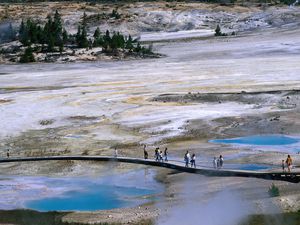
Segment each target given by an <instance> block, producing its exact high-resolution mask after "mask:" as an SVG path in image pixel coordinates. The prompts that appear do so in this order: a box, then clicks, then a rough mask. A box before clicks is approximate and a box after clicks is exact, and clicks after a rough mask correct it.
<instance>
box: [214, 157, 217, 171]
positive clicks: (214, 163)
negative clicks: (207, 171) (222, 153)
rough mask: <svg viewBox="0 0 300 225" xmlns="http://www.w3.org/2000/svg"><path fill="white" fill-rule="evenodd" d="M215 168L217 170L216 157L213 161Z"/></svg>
mask: <svg viewBox="0 0 300 225" xmlns="http://www.w3.org/2000/svg"><path fill="white" fill-rule="evenodd" d="M213 167H214V168H215V169H217V158H216V157H214V159H213Z"/></svg>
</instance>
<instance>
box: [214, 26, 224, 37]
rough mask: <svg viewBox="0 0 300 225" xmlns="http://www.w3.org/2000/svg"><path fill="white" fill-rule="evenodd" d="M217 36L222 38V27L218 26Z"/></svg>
mask: <svg viewBox="0 0 300 225" xmlns="http://www.w3.org/2000/svg"><path fill="white" fill-rule="evenodd" d="M215 36H222V31H221V28H220V25H219V24H218V25H217V28H216V29H215Z"/></svg>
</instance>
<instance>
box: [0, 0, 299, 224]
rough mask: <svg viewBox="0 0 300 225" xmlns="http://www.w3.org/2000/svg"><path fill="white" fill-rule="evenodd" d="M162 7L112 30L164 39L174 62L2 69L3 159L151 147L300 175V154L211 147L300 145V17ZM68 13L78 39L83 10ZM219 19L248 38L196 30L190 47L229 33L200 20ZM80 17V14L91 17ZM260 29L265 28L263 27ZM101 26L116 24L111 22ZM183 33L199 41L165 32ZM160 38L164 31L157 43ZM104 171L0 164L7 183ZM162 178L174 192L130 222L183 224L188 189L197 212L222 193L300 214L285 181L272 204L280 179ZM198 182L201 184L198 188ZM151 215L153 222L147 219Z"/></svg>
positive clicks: (281, 11) (90, 166)
mask: <svg viewBox="0 0 300 225" xmlns="http://www.w3.org/2000/svg"><path fill="white" fill-rule="evenodd" d="M51 4H52V3H51ZM161 4H162V3H158V4H155V3H145V4H144V5H142V3H138V4H137V5H135V7H133V6H132V5H128V6H127V5H124V6H122V7H123V8H122V7H120V10H121V9H122V13H125V12H127V11H128V14H130V15H135V14H132V12H137V14H138V15H137V17H138V18H144V19H145V20H141V19H132V20H133V21H132V22H130V21H126V22H120V24H112V27H113V28H115V27H117V29H124V31H127V32H129V31H130V32H133V33H134V34H136V35H141V37H142V39H143V35H146V36H144V37H145V39H144V40H145V41H149V40H151V41H154V47H155V50H156V51H157V52H159V53H161V54H164V55H166V57H163V58H158V59H143V60H130V61H113V62H101V61H98V62H93V63H68V64H28V65H4V64H3V65H0V68H1V71H0V118H1V123H0V141H1V143H0V153H1V154H2V155H1V156H2V157H5V154H6V150H7V149H10V152H11V155H12V156H37V155H63V154H64V155H67V154H69V155H77V154H78V155H81V154H83V155H112V154H114V148H115V147H117V149H118V150H119V154H120V155H124V156H136V157H142V156H143V155H142V154H143V152H142V145H143V144H146V145H147V149H148V150H149V153H150V155H152V151H153V150H154V148H155V147H156V146H160V147H168V149H169V153H170V157H171V158H173V159H180V160H181V159H182V157H183V154H184V153H185V151H186V150H190V151H191V152H195V153H196V155H197V159H198V162H199V163H200V164H201V163H203V164H207V163H210V162H211V159H212V157H214V156H217V155H219V154H223V155H224V157H225V163H226V160H227V162H233V163H263V164H270V165H279V164H280V162H281V160H282V159H285V158H286V154H287V153H288V152H289V153H291V154H292V157H293V158H294V164H295V165H299V164H300V161H299V156H298V154H295V153H296V152H295V151H294V150H292V149H287V150H286V149H285V150H286V151H282V149H274V150H271V151H267V152H266V151H264V149H254V148H251V147H245V148H232V147H230V146H227V145H221V144H212V143H208V140H210V139H214V138H225V137H226V138H231V137H238V136H247V135H257V134H286V135H292V136H296V137H299V134H300V120H299V112H300V108H299V105H300V95H299V93H300V92H299V90H300V75H299V72H300V64H299V61H300V41H299V35H300V29H299V26H298V24H297V23H298V22H297V18H298V15H300V10H299V8H297V7H295V8H288V7H282V8H278V9H276V8H275V7H271V8H268V9H266V10H265V11H264V10H262V9H260V8H257V7H254V8H246V7H238V6H237V7H234V8H230V7H225V8H224V7H220V6H219V7H218V6H215V5H204V4H193V5H188V4H187V5H184V4H183V3H180V4H179V3H178V4H176V6H174V7H175V9H174V10H173V9H172V10H169V9H168V10H166V8H164V7H161ZM164 4H166V3H164ZM172 4H173V3H172ZM53 5H55V3H53ZM1 7H4V6H1ZM15 7H21V9H22V10H21V9H20V12H19V13H21V11H22V12H24V14H22V13H21V14H22V15H24V16H25V15H27V14H28V12H27V11H26V10H29V9H28V7H29V6H9V10H12V8H14V10H16V9H15ZM22 7H24V8H22ZM30 7H31V8H34V7H37V8H39V7H40V6H39V5H32V6H30ZM57 7H58V5H55V8H57ZM74 7H75V6H74ZM76 7H77V6H76ZM78 7H79V6H78ZM97 7H98V8H99V9H98V8H97ZM105 7H107V10H110V9H111V8H110V6H105V5H99V6H98V5H96V6H91V9H90V8H89V6H86V7H85V8H83V9H80V10H82V11H87V12H94V11H93V10H96V8H97V10H103V8H105ZM61 8H62V12H63V14H64V17H65V18H70V19H69V23H70V29H72V20H71V18H75V17H74V15H73V14H72V16H71V15H68V13H69V12H70V13H71V12H72V10H71V9H72V8H70V10H69V9H68V10H67V9H63V7H62V6H61ZM158 8H159V9H160V10H158ZM191 8H193V10H191ZM39 9H40V10H41V13H40V15H43V14H47V12H48V11H47V10H48V9H46V8H45V7H44V8H41V7H40V8H39ZM76 9H77V8H76ZM141 9H143V10H144V14H142V11H143V10H141ZM2 10H3V9H2ZM31 10H32V9H31ZM35 10H36V9H35ZM123 10H124V11H123ZM218 10H219V11H222V14H220V13H219V11H218ZM154 11H155V13H154ZM177 11H181V13H182V14H180V13H178V12H177ZM213 12H215V13H216V14H217V15H218V16H221V15H222V18H223V17H225V18H228V20H229V21H230V22H228V23H227V22H224V20H223V19H220V20H223V22H222V24H224V26H223V27H224V28H225V30H226V29H228V30H230V31H238V35H235V36H228V37H213V36H210V35H208V36H210V37H208V36H206V37H205V38H200V39H198V38H199V36H198V33H197V32H196V35H195V36H193V35H192V37H193V38H191V36H189V35H190V34H191V30H194V29H196V30H199V32H200V33H201V34H202V32H204V33H205V32H206V31H207V30H209V31H210V32H212V31H213V29H214V26H215V24H217V23H218V20H217V17H213V18H212V19H210V18H206V16H204V18H205V19H203V18H198V19H197V20H195V18H196V15H194V13H196V14H197V13H198V14H201V15H202V14H203V15H206V14H205V13H209V14H210V15H211V16H212V13H213ZM77 13H78V16H80V11H79V12H77ZM184 13H188V16H187V17H186V18H189V19H180V21H179V22H178V21H176V20H175V21H174V20H173V19H174V18H177V19H178V18H179V15H182V16H183V15H184ZM21 14H20V15H21ZM175 14H176V17H174V15H175ZM154 15H155V18H158V17H161V18H162V19H161V20H162V21H164V20H166V21H165V22H164V23H165V24H167V25H166V26H162V27H160V26H159V25H160V23H157V22H156V23H155V25H154V24H152V23H153V21H155V18H153V16H154ZM157 15H161V16H157ZM166 15H170V18H172V19H170V18H169V17H168V16H166ZM255 16H256V17H255ZM130 18H131V17H130ZM233 18H234V19H233ZM254 18H257V20H255V19H254ZM128 20H130V19H128ZM171 20H172V21H173V22H174V26H173V25H172V23H171V22H170V21H171ZM207 20H210V21H212V22H209V21H207ZM146 21H148V22H149V21H150V22H152V23H150V22H149V23H150V24H149V27H156V30H150V29H148V30H147V29H146V28H147V26H146V25H145V23H146ZM191 21H192V22H191ZM241 21H242V22H241ZM254 21H256V22H257V23H258V25H259V26H258V25H257V24H256V25H257V26H254V24H255V23H256V22H254ZM180 22H182V24H181V23H180ZM187 23H192V24H193V27H192V28H190V29H186V27H185V25H186V24H187ZM162 24H163V23H162ZM229 24H230V25H229ZM246 24H249V27H247V26H246ZM101 26H102V27H103V28H104V27H105V26H110V25H108V24H106V23H104V24H101ZM141 27H142V28H141ZM254 28H256V29H255V30H252V29H254ZM176 30H189V31H188V32H187V33H183V34H182V33H180V35H183V36H180V38H178V33H176V32H173V33H168V34H167V35H168V38H167V39H168V40H169V39H170V37H171V39H172V41H166V38H165V35H164V33H161V32H168V31H176ZM154 31H155V32H157V31H161V32H160V33H151V32H154ZM148 32H150V35H149V34H148ZM187 34H188V36H185V35H187ZM205 34H206V33H205ZM147 35H148V36H147ZM172 37H173V38H172ZM201 37H202V36H201ZM147 38H148V39H147ZM156 41H157V42H156ZM153 153H154V152H153ZM132 168H136V166H132V165H131V166H128V165H117V166H115V167H114V168H113V169H116V171H119V170H121V171H124V170H125V169H126V170H127V169H132ZM100 171H102V172H103V173H106V172H108V171H107V168H106V165H104V164H103V165H97V164H94V163H79V162H68V163H67V164H66V163H62V162H57V163H52V162H51V163H30V166H28V164H14V165H12V164H10V165H8V164H7V165H1V166H0V174H4V175H7V174H17V175H24V174H26V175H51V176H61V175H66V174H68V175H70V176H71V175H72V176H77V175H84V174H97V173H100ZM158 179H160V180H162V181H163V182H164V183H165V185H166V191H165V198H164V200H161V202H158V203H157V204H155V205H151V206H143V207H141V208H137V209H132V210H133V211H134V212H136V215H137V216H136V217H135V218H131V217H130V221H131V222H133V221H138V220H139V219H141V215H144V214H145V215H146V216H145V217H146V218H147V219H148V218H158V217H157V216H158V215H159V214H160V213H162V215H166V214H168V213H170V215H172V213H173V211H172V208H173V207H174V206H175V205H176V204H175V203H178V202H180V201H181V200H182V201H185V200H184V199H187V202H188V203H189V202H190V200H191V199H190V198H186V196H185V195H189V191H190V190H189V191H186V187H185V186H188V185H191V187H192V188H191V190H195V192H194V196H196V197H195V199H192V200H193V201H192V202H193V204H200V202H205V201H209V199H210V197H211V196H215V194H216V193H219V192H222V191H223V190H230V191H232V192H233V193H239V194H241V195H242V196H243V199H244V200H247V201H248V202H250V204H253V205H255V206H256V207H251V210H252V209H253V211H251V212H253V213H270V212H274V208H275V209H276V210H275V211H276V212H277V211H281V210H283V211H297V210H299V209H300V205H299V198H300V193H299V184H289V183H285V182H277V181H276V182H275V184H276V185H278V186H279V188H280V190H281V196H280V197H277V198H272V199H270V198H269V197H268V196H267V190H268V187H269V186H270V184H271V182H270V181H263V180H257V179H246V178H243V179H241V178H206V177H202V176H187V175H184V174H171V173H170V171H165V170H162V171H158ZM191 180H192V181H193V182H191V183H190V181H191ZM203 196H205V198H202V197H203ZM204 204H205V203H204ZM162 205H163V207H162ZM145 207H146V208H145ZM148 207H150V209H151V210H152V211H153V213H149V212H148V210H149V209H148ZM151 207H153V208H151ZM175 208H176V207H175ZM162 209H163V210H162ZM169 209H170V211H169ZM143 210H144V211H143ZM117 212H119V211H117ZM175 212H176V210H175ZM165 213H166V214H165ZM195 213H197V212H195ZM94 214H95V212H94V213H91V215H94ZM96 214H97V213H96ZM117 214H118V213H117ZM112 215H114V214H112ZM125 215H127V214H126V213H125V214H124V217H125ZM130 215H132V214H130ZM114 218H115V216H112V218H107V213H106V212H102V213H99V214H97V216H94V217H90V218H88V216H86V214H84V213H83V214H81V213H78V214H76V213H73V214H70V215H67V216H66V217H65V219H66V220H67V221H73V222H74V221H75V222H76V221H80V222H82V221H85V222H102V221H103V222H107V221H108V222H111V221H117V222H124V221H125V220H124V221H122V218H119V217H117V218H116V219H115V220H114ZM126 218H127V216H126ZM158 221H159V220H158ZM126 222H128V221H127V220H126ZM161 224H163V221H161ZM169 224H172V223H169ZM207 224H209V223H207ZM215 224H217V223H215Z"/></svg>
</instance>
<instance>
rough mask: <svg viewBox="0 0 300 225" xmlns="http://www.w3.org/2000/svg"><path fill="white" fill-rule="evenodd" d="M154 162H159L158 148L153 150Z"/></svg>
mask: <svg viewBox="0 0 300 225" xmlns="http://www.w3.org/2000/svg"><path fill="white" fill-rule="evenodd" d="M154 156H155V161H159V147H157V148H156V149H155V155H154Z"/></svg>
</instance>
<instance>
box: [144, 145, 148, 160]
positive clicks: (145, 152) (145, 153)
mask: <svg viewBox="0 0 300 225" xmlns="http://www.w3.org/2000/svg"><path fill="white" fill-rule="evenodd" d="M144 159H148V152H147V150H146V145H144Z"/></svg>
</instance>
